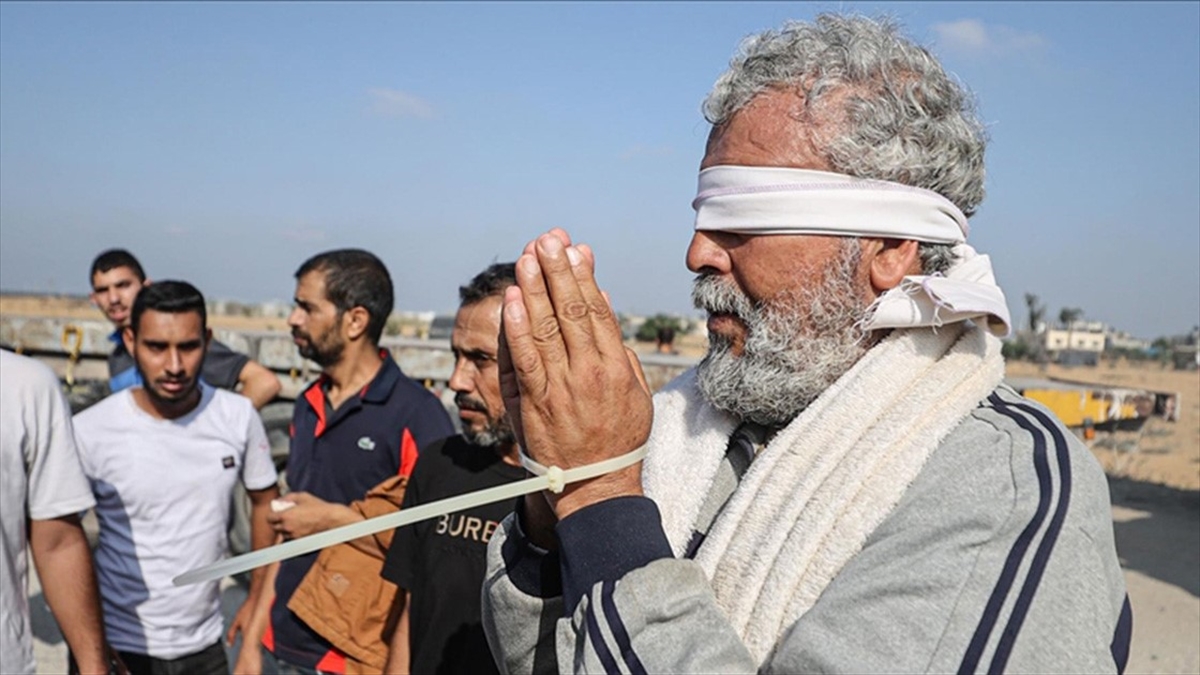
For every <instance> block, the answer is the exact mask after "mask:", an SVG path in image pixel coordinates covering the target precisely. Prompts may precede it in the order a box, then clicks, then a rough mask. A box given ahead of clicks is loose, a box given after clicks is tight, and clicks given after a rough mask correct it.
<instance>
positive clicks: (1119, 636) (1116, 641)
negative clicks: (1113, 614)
mask: <svg viewBox="0 0 1200 675" xmlns="http://www.w3.org/2000/svg"><path fill="white" fill-rule="evenodd" d="M1132 637H1133V608H1132V607H1130V606H1129V594H1128V593H1126V594H1125V602H1124V604H1122V605H1121V617H1120V618H1119V619H1117V628H1116V630H1114V631H1113V641H1112V645H1111V646H1110V647H1109V649H1110V650H1112V657H1113V663H1115V664H1116V665H1117V673H1124V672H1125V666H1126V665H1127V664H1128V663H1129V641H1130V638H1132Z"/></svg>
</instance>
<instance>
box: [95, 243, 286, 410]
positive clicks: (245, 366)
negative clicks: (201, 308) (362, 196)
mask: <svg viewBox="0 0 1200 675" xmlns="http://www.w3.org/2000/svg"><path fill="white" fill-rule="evenodd" d="M90 281H91V284H92V292H91V294H90V295H89V296H88V297H89V298H90V299H91V301H92V304H93V305H95V306H96V308H97V309H99V310H100V311H101V312H104V316H105V317H106V318H107V319H108V320H109V321H111V322H112V324H113V328H114V330H113V332H112V334H111V335H110V336H109V340H110V341H112V342H113V351H112V353H111V354H109V356H108V376H109V380H108V388H109V391H110V393H116V392H118V391H121V390H122V389H125V388H128V387H133V386H137V385H140V384H141V381H140V380H139V379H138V371H137V368H135V367H134V363H133V356H132V355H131V354H130V353H129V352H128V351H127V350H126V349H125V344H124V342H123V339H122V337H121V331H122V329H124V328H125V326H127V325H129V313H130V310H131V309H132V308H133V300H134V298H136V297H137V294H138V292H139V291H141V290H142V288H144V287H146V286H149V285H150V280H149V279H147V278H146V273H145V271H143V269H142V264H141V263H140V262H138V259H137V258H135V257H133V254H132V253H130V252H129V251H126V250H125V249H121V248H113V249H109V250H107V251H104V252H102V253H100V255H97V256H96V259H95V260H93V261H92V271H91V278H90ZM203 367H204V371H203V372H202V373H200V376H201V377H202V378H203V379H204V381H205V382H207V383H209V384H211V385H212V386H214V387H217V388H218V389H228V390H230V391H236V392H238V393H239V394H241V395H242V396H245V397H246V398H248V399H250V401H251V402H253V403H254V407H255V408H258V409H260V410H261V409H262V407H263V406H265V405H266V404H268V403H270V402H271V400H272V399H274V398H275V396H276V395H277V394H278V393H279V389H280V387H281V385H280V384H279V378H278V377H276V376H275V373H273V372H271V371H270V370H268V369H267V368H266V367H264V366H263V365H261V364H259V363H258V362H256V361H253V360H252V359H250V357H248V356H246V355H245V354H239V353H238V352H235V351H233V350H232V349H230V348H229V347H227V346H225V344H224V343H223V342H220V341H218V340H209V341H208V352H207V353H206V354H205V355H204V366H203Z"/></svg>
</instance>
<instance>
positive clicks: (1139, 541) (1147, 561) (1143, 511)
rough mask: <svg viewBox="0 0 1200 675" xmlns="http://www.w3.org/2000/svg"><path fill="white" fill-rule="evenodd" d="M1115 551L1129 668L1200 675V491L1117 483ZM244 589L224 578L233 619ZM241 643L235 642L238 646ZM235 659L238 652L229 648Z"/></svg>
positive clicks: (38, 602) (43, 655) (41, 609)
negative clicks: (1125, 592) (1129, 630)
mask: <svg viewBox="0 0 1200 675" xmlns="http://www.w3.org/2000/svg"><path fill="white" fill-rule="evenodd" d="M1111 486H1112V496H1113V504H1114V506H1113V522H1114V528H1115V532H1116V537H1117V552H1118V553H1119V554H1120V556H1121V565H1122V567H1123V568H1124V569H1125V581H1126V583H1127V584H1128V587H1129V597H1130V602H1131V604H1132V606H1133V647H1132V652H1131V654H1130V659H1129V666H1128V669H1127V672H1129V673H1170V674H1175V673H1179V674H1186V673H1200V493H1196V492H1188V491H1182V490H1174V489H1171V488H1163V487H1159V486H1152V485H1145V484H1141V483H1132V482H1129V481H1122V480H1120V479H1114V480H1112V481H1111ZM244 597H245V591H244V590H243V589H242V588H241V587H240V586H238V585H237V584H234V583H233V582H232V581H229V580H226V581H225V582H224V583H223V584H222V586H221V605H222V610H223V612H224V614H225V620H226V621H227V622H228V621H229V619H230V617H232V616H233V612H235V611H236V610H237V608H238V606H239V605H240V604H241V601H242V599H243V598H244ZM30 607H31V610H32V612H33V620H34V621H33V624H34V625H33V630H34V635H35V636H36V638H37V641H36V645H35V649H36V653H37V659H38V672H39V673H65V672H66V647H65V646H64V644H63V640H62V635H61V634H60V633H59V632H58V628H57V627H56V625H55V624H54V620H53V618H52V617H51V616H50V612H49V610H48V609H47V608H46V603H45V601H44V600H43V599H42V594H41V588H40V587H39V586H38V585H37V580H36V578H35V579H32V580H31V589H30ZM235 647H236V645H235ZM229 652H230V662H231V663H232V660H233V655H234V653H235V650H229Z"/></svg>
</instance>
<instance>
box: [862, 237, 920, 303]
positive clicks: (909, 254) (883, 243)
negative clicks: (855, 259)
mask: <svg viewBox="0 0 1200 675" xmlns="http://www.w3.org/2000/svg"><path fill="white" fill-rule="evenodd" d="M918 246H919V245H918V244H917V242H915V241H913V240H912V239H873V240H871V241H870V242H869V244H868V245H867V247H866V248H867V251H866V252H867V254H868V255H870V265H871V268H870V272H871V288H872V290H874V291H875V292H876V293H880V294H881V293H883V292H884V291H889V290H891V289H893V288H895V287H896V286H898V285H899V284H900V280H901V279H903V278H904V277H906V276H908V275H910V274H920V273H921V255H920V251H919V250H918Z"/></svg>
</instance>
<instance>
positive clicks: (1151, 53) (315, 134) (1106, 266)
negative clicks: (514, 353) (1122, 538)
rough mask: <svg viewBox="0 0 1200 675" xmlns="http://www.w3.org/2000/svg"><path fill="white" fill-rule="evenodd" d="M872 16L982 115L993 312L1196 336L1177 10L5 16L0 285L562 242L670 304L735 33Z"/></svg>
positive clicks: (497, 256)
mask: <svg viewBox="0 0 1200 675" xmlns="http://www.w3.org/2000/svg"><path fill="white" fill-rule="evenodd" d="M830 10H833V11H836V10H845V11H856V12H860V13H865V14H869V15H877V14H880V13H887V14H889V15H891V16H894V17H896V18H898V19H899V20H900V21H901V22H902V23H903V25H904V26H905V29H906V32H907V33H908V34H909V35H911V36H912V37H914V38H915V39H917V40H918V41H919V42H921V43H923V44H926V45H927V46H929V47H930V48H931V49H932V50H933V51H934V53H935V54H937V55H938V56H939V57H940V58H942V60H943V62H944V63H945V64H946V66H947V68H948V69H949V70H951V71H952V72H953V73H955V74H956V76H958V77H959V78H960V79H961V80H962V81H963V82H965V83H966V84H967V85H968V86H969V87H970V88H971V90H972V91H973V92H974V93H975V95H976V96H977V98H978V99H979V107H980V112H981V116H982V118H983V120H984V121H985V123H986V124H987V126H988V130H989V134H990V136H991V139H992V142H991V145H990V147H989V150H988V182H987V186H988V199H987V200H986V201H985V202H984V204H983V207H982V208H981V210H980V211H979V213H978V214H977V215H976V216H975V217H974V218H973V219H972V235H971V242H972V243H973V244H974V246H975V247H976V248H977V249H979V250H980V251H982V252H986V253H989V254H991V255H992V258H993V264H994V266H995V268H996V270H997V275H998V278H999V280H1000V282H1001V284H1002V286H1004V288H1005V290H1006V292H1007V294H1008V296H1009V304H1010V307H1011V309H1012V311H1013V313H1014V318H1016V319H1017V320H1018V321H1020V320H1021V319H1022V317H1023V316H1024V314H1025V308H1024V301H1023V296H1024V294H1025V293H1026V292H1034V293H1037V294H1038V295H1039V296H1040V297H1041V298H1042V300H1043V302H1045V304H1046V305H1047V306H1048V307H1049V310H1050V311H1049V314H1050V315H1051V316H1056V315H1057V313H1058V310H1059V309H1060V308H1061V307H1063V306H1078V307H1081V308H1083V309H1084V311H1085V316H1086V317H1088V318H1092V319H1097V320H1103V321H1107V322H1109V323H1111V324H1114V325H1116V326H1117V327H1119V328H1122V329H1125V330H1128V331H1130V332H1133V333H1134V334H1137V335H1142V336H1145V337H1154V336H1157V335H1160V334H1166V333H1179V332H1183V331H1185V330H1187V329H1189V328H1190V327H1191V326H1193V325H1194V324H1197V323H1200V3H1163V4H1156V3H1145V2H1143V3H1137V4H1133V3H1128V4H1126V3H1082V2H1070V3H1062V4H1056V3H1037V4H1034V3H1029V4H1026V3H941V2H939V3H927V4H907V3H882V4H872V3H849V2H846V3H762V4H755V3H736V4H735V3H729V4H725V3H695V4H691V3H669V4H635V3H613V4H605V3H594V4H554V3H528V4H501V3H481V4H471V3H452V4H417V3H411V4H385V3H362V4H317V3H297V4H290V3H261V4H252V3H195V4H187V3H161V4H150V3H120V4H110V3H99V2H96V3H57V4H52V3H19V2H7V1H6V2H3V3H0V288H3V289H4V290H7V291H16V290H28V291H54V292H59V293H84V292H86V291H87V290H88V286H87V282H88V280H87V268H88V265H89V264H90V262H91V259H92V257H93V256H94V255H95V254H96V253H97V252H98V251H100V250H102V249H104V248H107V247H111V246H124V247H128V248H130V249H131V250H133V251H134V252H135V253H136V254H137V255H138V256H139V257H140V258H141V259H142V261H143V263H144V264H145V266H146V267H147V272H148V273H149V274H150V275H151V277H153V278H160V279H162V278H183V279H187V280H189V281H192V282H194V283H196V284H197V285H198V286H200V288H201V289H202V290H204V291H205V293H206V294H207V295H208V296H210V297H214V298H231V299H239V300H267V299H281V300H282V299H288V298H290V297H291V294H292V290H293V286H292V284H293V282H292V273H293V272H294V271H295V269H296V267H297V266H298V265H299V264H300V263H301V262H302V261H303V260H304V259H305V258H306V257H308V256H309V255H311V254H313V253H316V252H318V251H321V250H326V249H330V248H337V247H343V246H360V247H364V248H368V249H370V250H372V251H374V252H376V253H377V254H378V255H379V256H380V257H381V258H382V259H383V260H384V261H385V262H386V263H387V264H388V267H389V268H390V270H391V272H392V275H393V277H394V279H395V282H396V286H397V308H398V309H402V310H437V311H452V310H453V308H454V307H455V305H456V300H457V298H456V288H457V286H458V285H459V284H461V283H463V282H464V281H466V280H467V279H469V278H470V277H471V276H472V275H473V274H474V273H475V272H477V271H478V270H480V269H482V268H483V267H484V266H485V265H487V264H488V263H490V262H492V261H494V260H509V259H512V258H514V257H515V256H516V254H517V253H518V252H519V251H520V249H521V247H522V245H523V244H524V242H526V241H527V240H528V239H530V238H531V237H533V236H535V235H536V234H538V233H539V232H541V231H544V230H546V229H548V228H549V227H552V226H563V227H566V228H567V229H568V230H569V231H571V232H572V234H573V235H574V236H575V237H576V239H577V240H580V241H586V242H588V243H590V244H592V245H593V247H594V248H595V249H596V252H597V257H598V265H599V270H598V274H599V277H600V281H601V283H602V284H603V285H604V286H605V287H606V288H607V289H608V290H609V291H610V293H611V295H612V297H613V299H614V303H615V304H616V306H617V309H618V310H619V311H628V312H636V313H653V312H657V311H667V312H677V313H684V314H687V315H691V316H694V315H696V313H695V311H694V310H692V309H691V305H690V301H689V299H688V298H689V286H690V280H691V274H690V273H689V272H688V271H687V269H686V268H685V266H684V263H683V259H684V252H685V249H686V246H687V242H688V239H689V237H690V231H691V218H692V212H691V210H690V207H689V204H690V201H691V198H692V196H693V193H694V190H695V176H696V167H697V165H698V163H699V161H700V157H701V155H702V152H703V144H704V138H705V136H706V134H707V130H708V125H707V124H706V123H705V122H704V120H703V117H702V116H701V114H700V103H701V101H702V100H703V98H704V96H705V94H706V93H707V91H708V89H709V87H710V86H711V84H712V82H713V80H714V79H715V78H716V77H717V76H718V75H719V74H720V73H721V71H722V70H723V69H724V68H725V66H726V64H727V63H728V60H729V58H730V56H731V55H732V54H733V52H734V50H735V47H736V45H737V43H738V41H739V40H740V39H741V38H742V37H744V36H746V35H748V34H750V33H753V32H756V31H759V30H762V29H765V28H769V27H776V26H778V25H780V24H781V23H782V22H783V21H784V20H785V19H788V18H796V19H807V18H811V17H812V16H813V15H814V14H816V13H817V12H819V11H830Z"/></svg>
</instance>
